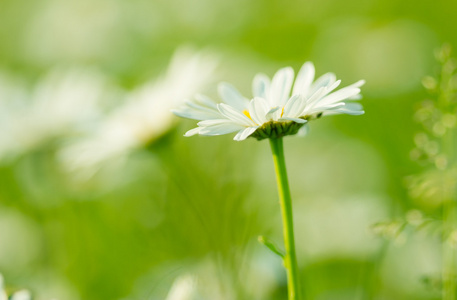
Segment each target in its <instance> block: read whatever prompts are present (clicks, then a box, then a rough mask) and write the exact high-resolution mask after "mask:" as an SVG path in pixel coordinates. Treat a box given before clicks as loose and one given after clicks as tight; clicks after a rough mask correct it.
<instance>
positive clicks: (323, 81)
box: [308, 73, 336, 95]
mask: <svg viewBox="0 0 457 300" xmlns="http://www.w3.org/2000/svg"><path fill="white" fill-rule="evenodd" d="M335 81H336V76H335V74H333V73H326V74H324V75H322V76H321V77H319V78H318V79H317V80H316V81H315V82H314V83H313V84H312V85H311V88H310V90H309V94H308V95H312V94H314V93H315V92H316V91H317V90H318V89H320V88H321V87H328V86H331V85H332V84H333V83H334V82H335Z"/></svg>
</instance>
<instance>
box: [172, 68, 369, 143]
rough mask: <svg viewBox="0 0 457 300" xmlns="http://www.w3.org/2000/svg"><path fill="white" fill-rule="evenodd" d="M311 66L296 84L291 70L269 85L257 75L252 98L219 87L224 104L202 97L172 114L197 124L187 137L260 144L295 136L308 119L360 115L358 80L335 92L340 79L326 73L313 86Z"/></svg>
mask: <svg viewBox="0 0 457 300" xmlns="http://www.w3.org/2000/svg"><path fill="white" fill-rule="evenodd" d="M314 75H315V70H314V65H313V64H312V63H311V62H306V63H305V64H304V65H303V67H302V68H301V69H300V71H299V72H298V75H297V78H296V79H295V83H294V84H293V81H294V71H293V69H292V68H291V67H287V68H283V69H280V70H279V71H278V72H276V74H275V75H274V76H273V79H272V80H270V79H269V78H268V77H267V76H266V75H264V74H257V75H256V76H255V78H254V80H253V83H252V93H253V96H254V97H253V99H252V100H249V99H247V98H245V97H243V96H242V95H241V94H240V93H239V92H238V91H237V90H236V89H235V88H234V87H233V86H232V85H230V84H228V83H221V84H220V85H219V88H218V91H219V95H220V96H221V98H222V100H223V102H222V103H219V104H216V103H215V102H213V101H212V100H211V99H209V98H207V97H206V96H203V95H197V96H195V101H187V102H185V104H184V105H183V106H182V107H180V108H179V109H177V110H173V112H174V113H175V114H176V115H178V116H180V117H184V118H189V119H195V120H199V121H200V122H198V123H197V125H198V127H197V128H194V129H191V130H189V131H188V132H186V134H185V136H192V135H195V134H200V135H207V136H212V135H222V134H227V133H231V132H237V134H236V136H235V138H234V140H236V141H242V140H245V139H246V138H247V137H249V136H252V137H255V138H257V139H259V140H261V139H265V138H270V137H282V136H285V135H292V134H296V133H297V132H298V131H299V130H300V129H303V128H304V127H303V125H304V124H305V123H307V122H308V121H309V120H312V119H315V118H319V117H321V116H324V115H332V114H349V115H361V114H363V113H364V111H363V110H362V106H361V105H360V104H359V103H353V102H348V100H359V99H360V98H361V95H360V89H359V88H360V86H362V85H363V84H364V83H365V82H364V81H363V80H360V81H358V82H356V83H354V84H352V85H350V86H347V87H344V88H342V89H339V90H338V91H335V92H334V90H335V89H336V88H337V87H338V86H339V84H340V83H341V80H336V77H335V75H334V74H333V73H327V74H324V75H322V76H321V77H319V78H318V79H317V80H316V81H314Z"/></svg>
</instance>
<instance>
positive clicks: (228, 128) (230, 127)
mask: <svg viewBox="0 0 457 300" xmlns="http://www.w3.org/2000/svg"><path fill="white" fill-rule="evenodd" d="M244 128H245V127H244V126H241V125H238V124H235V123H231V124H219V125H214V126H208V127H202V128H201V129H200V132H199V133H200V135H222V134H227V133H231V132H235V131H238V130H241V129H244Z"/></svg>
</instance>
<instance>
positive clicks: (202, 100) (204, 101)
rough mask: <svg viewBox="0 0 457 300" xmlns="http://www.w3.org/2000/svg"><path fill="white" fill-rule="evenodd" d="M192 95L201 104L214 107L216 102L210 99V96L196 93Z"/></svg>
mask: <svg viewBox="0 0 457 300" xmlns="http://www.w3.org/2000/svg"><path fill="white" fill-rule="evenodd" d="M194 97H195V99H196V100H197V102H199V103H201V104H202V105H204V106H207V107H211V108H214V109H216V102H214V101H213V100H211V98H209V97H207V96H205V95H202V94H196V95H195V96H194Z"/></svg>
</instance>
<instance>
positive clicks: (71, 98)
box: [0, 69, 106, 161]
mask: <svg viewBox="0 0 457 300" xmlns="http://www.w3.org/2000/svg"><path fill="white" fill-rule="evenodd" d="M105 86H106V82H105V80H104V79H103V77H102V76H101V75H100V74H98V73H97V72H95V71H94V70H88V69H66V70H64V69H56V70H53V71H51V72H49V74H47V75H45V76H44V77H43V78H42V79H40V80H39V81H38V83H36V85H34V86H33V88H32V89H28V88H27V85H26V84H25V83H24V82H22V81H20V80H18V79H14V78H12V77H11V76H9V75H6V74H3V75H1V76H0V127H1V128H2V130H1V131H0V161H8V160H11V159H13V158H15V157H17V156H19V155H21V154H25V153H26V152H29V151H32V150H34V149H36V148H38V147H42V146H46V145H47V144H48V143H49V142H50V141H52V140H53V139H55V138H58V137H63V136H68V135H71V134H72V133H76V132H77V131H79V130H80V129H81V128H82V126H87V125H88V124H90V123H91V122H90V121H91V120H94V119H95V118H97V116H98V115H99V107H98V101H99V99H101V98H102V94H103V91H104V88H105Z"/></svg>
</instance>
